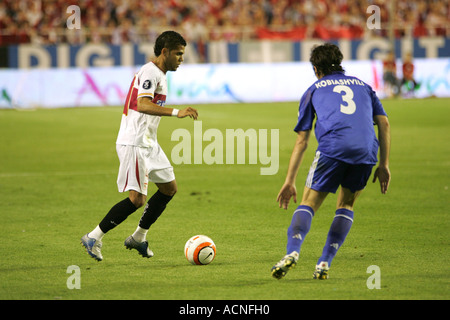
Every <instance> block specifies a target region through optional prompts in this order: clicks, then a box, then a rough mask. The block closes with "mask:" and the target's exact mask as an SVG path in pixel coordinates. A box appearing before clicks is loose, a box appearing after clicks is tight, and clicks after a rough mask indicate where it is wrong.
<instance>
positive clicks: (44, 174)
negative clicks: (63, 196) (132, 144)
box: [0, 171, 117, 178]
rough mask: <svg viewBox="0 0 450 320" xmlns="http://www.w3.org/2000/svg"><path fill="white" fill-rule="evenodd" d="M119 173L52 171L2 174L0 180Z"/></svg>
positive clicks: (111, 173)
mask: <svg viewBox="0 0 450 320" xmlns="http://www.w3.org/2000/svg"><path fill="white" fill-rule="evenodd" d="M113 174H117V172H112V171H109V172H107V171H93V172H70V171H50V172H4V173H0V178H16V177H47V176H93V175H97V176H98V175H113Z"/></svg>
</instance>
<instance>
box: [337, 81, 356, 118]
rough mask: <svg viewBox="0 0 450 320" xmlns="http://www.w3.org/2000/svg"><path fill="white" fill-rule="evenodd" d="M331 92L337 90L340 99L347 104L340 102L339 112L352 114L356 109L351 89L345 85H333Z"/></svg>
mask: <svg viewBox="0 0 450 320" xmlns="http://www.w3.org/2000/svg"><path fill="white" fill-rule="evenodd" d="M333 92H337V93H339V94H340V95H341V97H342V100H343V101H344V102H346V103H347V105H343V104H341V105H340V106H341V112H342V113H345V114H353V113H355V111H356V104H355V102H354V101H353V90H352V89H350V88H349V87H347V86H335V87H334V88H333Z"/></svg>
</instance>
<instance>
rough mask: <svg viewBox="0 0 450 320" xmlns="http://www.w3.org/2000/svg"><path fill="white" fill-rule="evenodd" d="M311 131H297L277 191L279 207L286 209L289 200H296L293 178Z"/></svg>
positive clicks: (296, 172)
mask: <svg viewBox="0 0 450 320" xmlns="http://www.w3.org/2000/svg"><path fill="white" fill-rule="evenodd" d="M310 133H311V131H310V130H308V131H299V132H298V135H297V140H296V141H295V145H294V149H293V150H292V155H291V158H290V160H289V167H288V172H287V174H286V180H285V182H284V184H283V186H282V187H281V190H280V192H279V193H278V197H277V202H278V203H279V207H280V208H283V209H285V210H287V207H288V205H289V201H290V200H291V198H292V197H293V198H294V202H295V203H296V202H297V189H296V187H295V180H296V178H297V174H298V169H299V168H300V164H301V162H302V160H303V156H304V154H305V151H306V149H307V148H308V141H309V136H310Z"/></svg>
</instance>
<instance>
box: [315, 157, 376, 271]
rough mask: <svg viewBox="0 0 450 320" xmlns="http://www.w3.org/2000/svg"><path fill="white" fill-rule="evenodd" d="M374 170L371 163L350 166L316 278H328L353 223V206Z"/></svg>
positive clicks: (317, 268)
mask: <svg viewBox="0 0 450 320" xmlns="http://www.w3.org/2000/svg"><path fill="white" fill-rule="evenodd" d="M371 171H372V166H371V165H356V166H350V167H349V169H348V170H347V174H346V176H345V177H344V179H343V182H342V187H341V189H340V191H339V195H338V199H337V204H336V214H335V216H334V219H333V222H332V223H331V226H330V229H329V231H328V235H327V240H326V242H325V245H324V247H323V251H322V255H321V256H320V258H319V259H318V261H317V265H316V270H315V272H314V278H315V279H327V278H328V270H329V268H330V266H331V262H332V260H333V259H334V257H335V256H336V254H337V252H338V250H339V248H340V247H341V246H342V244H343V243H344V241H345V239H346V237H347V235H348V233H349V232H350V229H351V227H352V224H353V207H354V205H355V202H356V199H357V198H358V196H359V195H360V194H361V193H362V190H363V189H364V187H365V186H366V183H367V180H368V179H369V176H370V174H371Z"/></svg>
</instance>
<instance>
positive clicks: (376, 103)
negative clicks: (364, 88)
mask: <svg viewBox="0 0 450 320" xmlns="http://www.w3.org/2000/svg"><path fill="white" fill-rule="evenodd" d="M368 87H369V94H370V97H371V99H372V108H373V114H372V115H373V116H387V114H386V111H384V108H383V105H382V104H381V101H380V99H378V97H377V94H376V93H375V91H373V90H372V88H371V87H370V86H368Z"/></svg>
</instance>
